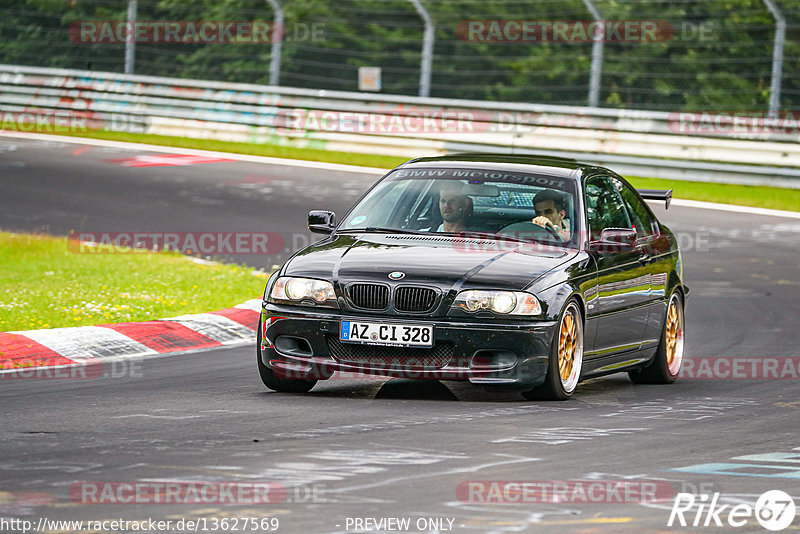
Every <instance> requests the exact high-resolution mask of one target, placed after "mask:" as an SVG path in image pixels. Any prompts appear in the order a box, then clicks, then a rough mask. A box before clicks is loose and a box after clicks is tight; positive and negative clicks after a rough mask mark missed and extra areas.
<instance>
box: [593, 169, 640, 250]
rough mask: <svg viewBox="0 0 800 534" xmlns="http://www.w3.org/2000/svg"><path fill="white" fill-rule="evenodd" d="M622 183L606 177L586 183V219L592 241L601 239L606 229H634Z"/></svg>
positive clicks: (595, 178)
mask: <svg viewBox="0 0 800 534" xmlns="http://www.w3.org/2000/svg"><path fill="white" fill-rule="evenodd" d="M622 185H623V184H622V182H620V181H619V180H615V179H613V178H609V177H605V176H597V177H593V178H589V180H587V181H586V218H587V220H588V222H589V230H590V236H591V239H592V240H593V241H594V240H598V239H600V233H601V232H602V231H603V230H604V229H606V228H632V225H631V221H630V218H629V217H628V210H627V208H626V207H625V202H624V201H623V200H622V196H621V195H620V189H622Z"/></svg>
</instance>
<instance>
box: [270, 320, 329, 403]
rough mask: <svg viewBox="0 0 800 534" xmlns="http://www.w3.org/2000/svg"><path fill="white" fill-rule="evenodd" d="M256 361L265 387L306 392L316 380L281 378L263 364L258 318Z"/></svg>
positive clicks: (292, 391) (283, 391)
mask: <svg viewBox="0 0 800 534" xmlns="http://www.w3.org/2000/svg"><path fill="white" fill-rule="evenodd" d="M256 361H257V362H258V374H259V376H261V381H262V382H263V383H264V385H265V386H267V389H271V390H273V391H278V392H280V393H308V392H309V391H311V388H313V387H314V386H315V385H316V383H317V381H316V380H301V379H296V378H281V377H279V376H278V375H277V374H275V371H273V370H272V369H270V368H269V367H267V366H266V365H264V362H262V361H261V319H259V320H258V331H257V333H256Z"/></svg>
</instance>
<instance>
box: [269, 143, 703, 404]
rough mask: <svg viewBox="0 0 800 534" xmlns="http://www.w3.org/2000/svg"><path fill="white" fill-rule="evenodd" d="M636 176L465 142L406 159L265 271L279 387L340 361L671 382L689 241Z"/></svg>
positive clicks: (567, 388)
mask: <svg viewBox="0 0 800 534" xmlns="http://www.w3.org/2000/svg"><path fill="white" fill-rule="evenodd" d="M671 195H672V192H671V191H653V190H648V191H637V190H635V189H634V188H632V187H631V186H630V185H629V184H628V183H627V182H626V181H625V180H624V179H623V178H622V177H620V176H619V175H617V174H616V173H614V172H613V171H610V170H608V169H606V168H603V167H597V166H593V165H588V164H582V163H579V162H577V161H574V160H569V159H561V158H550V157H539V156H524V155H502V156H500V155H496V154H495V155H491V154H464V155H456V156H445V157H436V158H420V159H415V160H412V161H409V162H408V163H405V164H403V165H401V166H399V167H397V168H396V169H394V170H392V171H391V172H389V173H388V174H387V175H386V176H384V177H383V178H382V179H380V180H379V181H378V182H377V183H376V184H375V185H374V186H373V187H372V188H371V189H370V190H369V191H367V193H366V194H365V195H364V196H363V197H362V198H361V200H359V201H358V202H357V203H356V205H355V206H354V207H353V208H352V209H351V210H350V211H349V212H348V213H347V214H346V215H345V216H344V217H343V218H342V219H341V220H338V221H337V219H336V217H335V215H334V213H332V212H328V211H312V212H310V213H309V215H308V226H309V229H310V230H311V231H313V232H317V233H321V234H325V235H326V237H325V238H324V239H322V240H321V241H319V242H317V243H314V244H312V245H310V246H308V247H306V248H304V249H303V250H300V251H298V252H296V253H295V254H294V255H293V256H292V257H291V258H290V259H289V260H288V261H287V262H286V263H285V264H284V265H283V267H282V268H281V269H280V270H279V271H278V272H277V273H275V274H274V275H273V276H272V277H271V278H270V280H269V281H268V283H267V287H266V291H265V294H264V303H263V310H262V312H261V320H260V325H259V328H258V336H257V337H258V339H257V345H256V349H257V355H258V358H257V360H258V369H259V373H260V375H261V379H262V381H263V382H264V384H265V385H266V386H267V388H269V389H272V390H276V391H283V392H307V391H309V390H310V389H311V388H312V387H314V385H315V384H316V382H317V381H318V380H324V379H328V378H331V377H332V376H334V374H335V373H338V375H339V376H344V377H346V376H347V375H348V373H353V374H357V375H364V374H367V375H382V376H394V377H406V378H419V379H440V380H468V381H470V382H472V383H475V384H484V385H491V386H497V387H513V388H518V389H519V390H520V391H521V392H522V394H523V395H524V396H525V397H526V398H528V399H562V400H563V399H567V398H569V397H570V396H571V395H572V394H573V392H574V391H575V388H576V386H577V385H578V382H579V381H581V380H583V379H586V378H589V377H596V376H599V375H604V374H609V373H617V372H621V371H627V372H628V374H629V375H630V378H631V379H632V380H633V381H634V382H635V383H661V384H664V383H671V382H673V381H674V380H675V379H676V377H677V376H678V374H679V371H680V367H681V359H682V356H683V344H684V337H683V336H684V302H685V299H686V296H687V293H688V289H687V288H686V286H685V285H684V283H683V273H682V265H681V254H680V251H679V250H678V243H677V240H676V239H675V236H674V235H673V233H672V232H671V231H670V230H669V229H668V228H666V227H665V226H664V225H663V224H661V223H660V222H659V221H658V220H657V219H656V217H655V215H654V214H653V212H652V211H651V209H650V208H649V206H648V205H647V204H646V203H645V202H644V201H643V199H654V200H662V201H664V202H666V204H667V206H669V202H670V199H671Z"/></svg>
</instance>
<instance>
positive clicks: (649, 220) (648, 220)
mask: <svg viewBox="0 0 800 534" xmlns="http://www.w3.org/2000/svg"><path fill="white" fill-rule="evenodd" d="M620 183H621V182H620ZM621 194H622V200H623V201H624V202H625V206H626V207H627V208H628V214H629V215H630V217H631V222H633V227H634V228H636V232H637V233H638V234H639V238H640V239H641V238H643V237H648V236H651V235H653V233H654V232H655V229H656V226H655V224H654V222H655V221H654V220H653V216H652V215H651V214H650V210H649V209H647V206H645V204H644V202H643V201H642V200H641V199H640V198H639V197H638V195H637V194H636V193H635V192H634V190H633V189H631V188H630V187H628V186H627V185H626V184H624V183H623V184H622V191H621Z"/></svg>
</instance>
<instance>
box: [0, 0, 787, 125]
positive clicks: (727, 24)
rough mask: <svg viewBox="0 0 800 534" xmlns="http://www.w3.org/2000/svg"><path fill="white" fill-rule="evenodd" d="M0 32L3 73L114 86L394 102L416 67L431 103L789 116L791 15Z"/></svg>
mask: <svg viewBox="0 0 800 534" xmlns="http://www.w3.org/2000/svg"><path fill="white" fill-rule="evenodd" d="M276 8H277V9H276ZM278 13H280V15H281V17H282V19H283V23H282V24H281V25H279V27H278V30H279V31H278V32H277V33H276V32H275V26H274V25H273V23H274V21H275V19H276V15H277V14H278ZM133 20H135V21H136V22H137V24H136V25H135V26H132V25H130V24H126V22H128V21H133ZM426 22H427V24H426ZM426 29H427V30H428V32H429V39H430V43H429V45H431V46H430V50H431V51H432V53H431V54H430V55H429V56H426V54H424V53H423V50H424V42H425V35H426ZM0 32H2V35H3V37H4V43H3V45H2V46H1V47H0V62H2V63H6V64H19V65H32V66H43V67H58V68H72V69H86V70H94V71H109V72H125V71H126V54H127V70H128V71H129V72H134V73H136V74H146V75H156V76H171V77H180V78H195V79H206V80H220V81H232V82H244V83H258V84H269V83H270V82H271V81H272V82H273V83H274V82H278V83H279V84H280V85H282V86H291V87H304V88H313V89H326V90H342V91H358V90H359V67H379V68H380V69H381V88H380V91H381V92H382V93H387V94H398V95H418V94H420V93H421V86H423V90H424V86H425V84H426V77H425V75H424V74H423V75H421V72H424V71H425V68H426V65H430V75H429V78H428V79H429V83H430V89H429V94H430V96H432V97H443V98H454V99H456V98H457V99H476V100H492V101H510V102H532V103H545V104H562V105H577V106H585V105H588V104H590V103H591V104H596V105H597V106H599V107H608V108H625V109H645V110H663V111H676V110H689V111H717V112H719V111H730V112H733V111H736V112H739V111H751V112H763V113H766V112H767V111H768V110H770V111H772V112H773V113H775V112H780V113H785V112H788V111H794V110H800V2H796V1H795V0H704V1H698V0H669V1H663V0H419V1H416V0H327V1H323V0H274V1H273V0H269V1H266V0H215V1H213V2H212V1H210V0H0ZM131 35H134V36H135V37H131ZM276 35H279V36H280V38H279V39H275V37H276ZM278 45H280V46H278ZM274 58H275V59H277V60H278V61H275V60H274ZM270 65H272V66H273V72H272V73H271V70H270ZM593 80H594V81H593ZM771 98H772V107H770V103H771V102H770V99H771Z"/></svg>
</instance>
